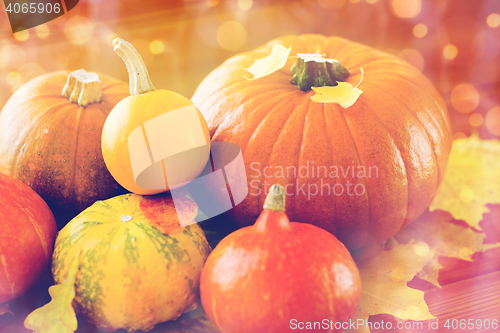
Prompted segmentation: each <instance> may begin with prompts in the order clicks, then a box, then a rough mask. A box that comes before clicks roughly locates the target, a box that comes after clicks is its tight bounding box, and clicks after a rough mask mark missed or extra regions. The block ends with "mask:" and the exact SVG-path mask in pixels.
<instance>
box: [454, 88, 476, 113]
mask: <svg viewBox="0 0 500 333" xmlns="http://www.w3.org/2000/svg"><path fill="white" fill-rule="evenodd" d="M450 101H451V105H453V107H454V108H455V109H456V110H457V111H458V112H461V113H469V112H472V111H474V109H475V108H476V107H477V106H478V104H479V93H478V91H477V90H476V88H474V86H472V85H470V84H467V83H461V84H459V85H458V86H456V87H455V88H453V90H452V91H451V96H450Z"/></svg>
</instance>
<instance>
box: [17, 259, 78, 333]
mask: <svg viewBox="0 0 500 333" xmlns="http://www.w3.org/2000/svg"><path fill="white" fill-rule="evenodd" d="M79 253H80V252H79ZM79 259H80V258H79V255H77V257H76V258H75V259H74V260H73V263H72V264H71V268H70V270H69V272H68V277H67V279H66V280H65V281H64V283H62V284H58V285H54V286H51V287H49V294H50V297H52V300H51V301H50V302H49V303H47V304H45V305H44V306H42V307H41V308H38V309H36V310H34V311H33V312H31V313H30V314H29V315H28V317H26V319H25V321H24V327H26V328H27V329H29V330H32V331H34V332H35V333H73V332H74V331H76V329H77V327H78V322H77V320H76V314H75V311H74V309H73V306H72V302H73V299H74V298H75V278H76V273H77V272H78V265H79V261H80V260H79Z"/></svg>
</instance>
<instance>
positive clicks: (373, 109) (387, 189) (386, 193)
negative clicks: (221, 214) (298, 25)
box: [192, 35, 452, 249]
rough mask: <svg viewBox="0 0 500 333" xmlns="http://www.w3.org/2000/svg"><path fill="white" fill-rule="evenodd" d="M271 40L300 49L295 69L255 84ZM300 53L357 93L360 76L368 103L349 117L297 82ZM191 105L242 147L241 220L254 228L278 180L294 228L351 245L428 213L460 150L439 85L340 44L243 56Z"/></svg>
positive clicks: (311, 38) (217, 136)
mask: <svg viewBox="0 0 500 333" xmlns="http://www.w3.org/2000/svg"><path fill="white" fill-rule="evenodd" d="M274 44H280V45H283V46H285V47H287V48H288V47H291V53H290V56H289V58H288V60H287V63H286V65H285V66H284V67H283V68H282V69H280V70H278V71H276V72H274V73H272V74H270V75H268V76H265V77H262V78H259V79H256V80H248V79H247V78H248V77H251V74H249V73H248V71H246V70H245V68H248V67H249V66H250V65H252V63H253V62H254V61H255V59H258V58H263V57H265V56H267V55H269V54H270V51H271V48H272V45H274ZM298 53H306V54H315V53H319V54H322V55H323V56H324V57H325V58H328V59H336V60H338V61H339V62H340V64H341V65H343V66H344V67H345V68H346V69H347V70H348V71H349V73H350V75H349V76H348V77H347V78H346V79H345V81H346V82H348V83H350V84H352V85H353V86H354V85H356V84H357V83H358V82H359V80H360V77H361V68H362V69H363V71H364V78H363V80H362V82H361V84H360V86H359V89H361V90H362V91H363V93H362V95H361V96H360V97H359V99H358V100H357V101H356V102H355V103H354V105H352V106H350V107H348V108H346V109H344V108H342V107H341V106H340V105H338V104H331V103H327V104H323V103H316V102H313V101H312V100H311V96H313V95H314V92H313V91H312V90H308V91H302V90H300V89H299V88H298V87H297V86H296V85H294V84H292V83H291V79H292V74H291V72H290V68H291V67H292V65H293V64H294V62H295V61H296V59H295V58H296V57H295V56H296V55H297V54H298ZM307 75H310V76H315V75H317V73H307ZM192 101H193V102H194V103H195V104H196V105H197V106H198V108H199V109H200V111H201V112H202V113H203V115H204V117H205V119H206V120H207V123H208V125H209V128H210V134H211V139H212V141H214V142H217V141H225V142H233V143H236V144H238V145H239V146H240V147H241V149H242V152H243V158H244V160H245V167H246V171H247V180H248V185H249V194H248V196H247V198H246V199H245V200H244V201H243V202H242V203H241V204H240V205H238V206H236V207H235V208H234V209H233V211H232V214H233V216H234V217H235V219H236V220H237V221H238V222H239V223H240V224H242V225H249V224H251V223H252V222H253V221H255V219H256V218H257V217H258V216H259V212H260V211H259V207H261V205H262V203H263V202H264V198H265V196H266V194H267V191H268V189H269V187H270V185H271V184H275V183H277V184H281V185H283V186H284V187H285V189H286V191H287V196H288V197H289V198H290V199H289V200H288V202H287V207H286V210H287V212H288V215H289V217H290V219H291V220H293V221H299V222H308V223H312V224H315V225H317V226H319V227H322V228H324V229H326V230H328V231H330V232H332V233H333V234H335V235H336V236H337V237H338V238H339V239H340V240H341V241H342V242H344V243H345V244H346V246H347V247H348V248H350V249H355V248H359V247H361V246H362V245H364V244H365V243H366V242H367V241H368V240H370V239H372V240H375V241H383V240H385V239H387V238H389V237H391V236H393V235H394V234H395V233H396V232H398V231H399V230H400V229H401V228H402V227H404V226H405V225H407V224H408V223H409V222H410V221H412V220H413V219H415V218H416V217H417V216H418V215H419V214H421V213H422V212H423V211H424V210H425V208H426V207H427V206H428V205H429V203H430V202H431V199H432V198H433V196H434V194H435V193H436V189H437V187H438V185H439V184H440V182H441V181H442V179H443V176H444V173H445V170H446V166H447V161H448V156H449V153H450V150H451V141H452V139H451V132H450V125H449V119H448V113H447V110H446V106H445V104H444V102H443V100H442V98H441V96H440V95H439V93H438V92H437V91H436V89H435V88H434V87H433V85H432V84H431V82H430V81H429V80H428V79H427V78H426V77H425V76H424V75H423V74H422V73H421V72H420V71H418V70H417V69H415V68H414V67H412V66H411V65H409V64H408V63H406V62H405V61H403V60H401V59H399V58H397V57H396V56H394V55H391V54H388V53H384V52H382V51H379V50H376V49H374V48H371V47H368V46H365V45H361V44H358V43H354V42H352V41H349V40H346V39H343V38H339V37H324V36H321V35H302V36H288V37H283V38H278V39H275V40H273V41H271V42H269V43H267V44H266V45H264V46H262V47H260V48H257V49H256V50H254V51H251V52H247V53H243V54H240V55H237V56H235V57H233V58H231V59H229V60H227V61H226V62H225V63H223V64H222V65H221V66H220V67H218V68H217V69H215V70H214V71H213V72H212V73H210V74H209V75H208V77H207V78H205V80H204V81H203V82H202V83H201V84H200V86H199V87H198V89H197V90H196V92H195V94H194V96H193V98H192Z"/></svg>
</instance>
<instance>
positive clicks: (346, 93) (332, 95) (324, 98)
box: [311, 68, 364, 109]
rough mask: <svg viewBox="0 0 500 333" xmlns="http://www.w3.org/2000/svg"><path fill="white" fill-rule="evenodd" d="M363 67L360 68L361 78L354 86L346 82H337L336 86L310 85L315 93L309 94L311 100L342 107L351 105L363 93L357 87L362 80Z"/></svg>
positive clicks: (345, 107)
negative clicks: (336, 104)
mask: <svg viewBox="0 0 500 333" xmlns="http://www.w3.org/2000/svg"><path fill="white" fill-rule="evenodd" d="M363 74H364V72H363V69H362V68H361V78H360V79H359V82H358V84H357V85H356V87H354V88H353V86H352V85H351V84H349V83H347V82H337V85H336V86H324V87H311V89H312V90H314V92H315V93H316V94H314V95H313V96H311V100H312V101H313V102H316V103H338V104H340V106H341V107H343V108H344V109H347V108H348V107H350V106H351V105H353V104H354V103H355V102H356V101H357V100H358V98H359V96H360V95H361V94H362V93H363V91H362V90H360V89H359V88H358V86H359V84H360V83H361V81H362V80H363Z"/></svg>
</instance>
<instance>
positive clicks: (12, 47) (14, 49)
mask: <svg viewBox="0 0 500 333" xmlns="http://www.w3.org/2000/svg"><path fill="white" fill-rule="evenodd" d="M25 61H26V51H25V50H24V49H23V48H22V47H21V46H19V45H16V44H7V45H5V46H4V47H2V49H1V50H0V70H3V71H6V72H8V71H9V70H12V69H13V68H20V67H21V66H23V65H24V63H25Z"/></svg>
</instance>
